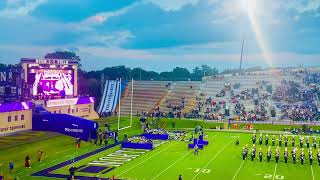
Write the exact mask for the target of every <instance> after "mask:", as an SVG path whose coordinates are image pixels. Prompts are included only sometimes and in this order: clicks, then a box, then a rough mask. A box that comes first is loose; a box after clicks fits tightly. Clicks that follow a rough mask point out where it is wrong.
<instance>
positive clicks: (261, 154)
mask: <svg viewBox="0 0 320 180" xmlns="http://www.w3.org/2000/svg"><path fill="white" fill-rule="evenodd" d="M262 156H263V152H262V149H261V148H260V150H259V159H260V162H262Z"/></svg>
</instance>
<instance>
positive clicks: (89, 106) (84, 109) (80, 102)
mask: <svg viewBox="0 0 320 180" xmlns="http://www.w3.org/2000/svg"><path fill="white" fill-rule="evenodd" d="M45 109H46V110H47V111H49V112H51V113H58V114H68V115H72V116H76V117H81V118H85V119H97V118H99V116H98V113H97V112H96V111H95V110H94V100H93V98H92V97H84V98H70V99H57V100H51V101H47V103H46V106H45Z"/></svg>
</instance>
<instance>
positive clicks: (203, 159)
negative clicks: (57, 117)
mask: <svg viewBox="0 0 320 180" xmlns="http://www.w3.org/2000/svg"><path fill="white" fill-rule="evenodd" d="M162 121H165V122H167V125H166V128H169V129H172V127H171V124H170V123H171V121H175V122H176V128H179V129H180V128H184V127H185V128H192V127H194V126H196V125H202V126H204V127H205V128H208V129H211V127H214V126H216V125H217V124H209V123H204V122H202V121H188V120H172V119H171V120H162ZM105 122H108V123H111V127H112V128H115V126H116V125H117V124H116V123H114V122H116V121H115V120H114V119H108V120H99V123H100V124H103V123H105ZM133 125H134V126H133V127H132V128H129V129H125V130H123V131H122V132H121V133H120V135H119V138H120V139H121V138H122V136H123V134H124V133H126V134H128V135H129V136H131V135H134V134H140V133H141V130H139V128H138V127H139V125H138V122H137V120H136V119H135V121H134V124H133ZM155 126H156V125H155ZM267 127H270V129H271V130H277V129H278V128H279V129H280V127H277V126H275V127H273V126H270V125H268V126H267ZM283 127H284V126H283ZM283 127H281V128H283ZM273 128H275V129H273ZM207 133H208V140H209V145H208V146H205V147H204V149H203V150H200V152H199V155H198V156H195V155H194V154H193V150H188V148H187V144H188V142H184V141H178V140H171V141H168V142H166V143H163V144H161V145H159V146H158V147H156V148H155V149H154V150H152V151H148V152H143V153H140V152H137V151H130V152H127V154H129V155H136V154H139V156H137V157H136V158H133V159H130V160H128V162H126V163H124V164H122V165H121V166H119V167H116V168H114V169H112V170H111V171H109V172H106V173H104V172H105V171H101V172H98V173H85V172H77V173H76V175H83V176H90V177H96V176H97V175H98V176H99V177H111V176H113V175H115V177H116V178H121V179H132V180H133V179H141V180H143V179H145V180H147V179H151V180H152V179H163V180H167V179H178V176H179V174H181V175H182V176H183V179H190V180H191V179H204V180H206V179H208V180H209V179H210V180H211V179H230V180H233V179H239V180H247V179H250V180H251V179H252V180H263V179H289V180H290V179H292V180H295V179H310V180H317V179H320V166H318V164H317V159H316V151H315V150H314V154H313V155H314V163H313V165H312V166H310V165H309V161H308V156H307V150H306V149H305V154H306V162H305V164H304V165H301V164H300V163H297V164H295V165H294V164H292V160H291V154H290V153H289V163H288V164H285V163H284V162H283V149H284V147H282V148H281V153H280V154H281V156H280V162H279V163H278V164H276V163H275V160H274V152H275V148H276V147H271V149H272V152H273V157H272V160H271V162H266V152H267V147H266V146H265V145H263V146H261V148H262V149H263V152H264V160H263V162H259V161H258V158H256V159H255V160H254V161H251V160H249V159H247V160H245V161H242V155H241V152H242V147H243V146H244V145H245V144H248V146H249V150H251V147H252V142H251V136H252V134H251V133H239V132H237V133H236V132H216V131H214V132H212V131H207ZM36 134H37V133H36ZM30 136H34V134H31V135H30ZM36 136H37V138H38V140H37V141H30V142H28V143H21V142H20V141H21V138H22V137H21V136H17V137H16V138H14V136H11V137H8V143H9V142H10V146H7V147H4V148H2V149H1V148H0V164H2V167H1V169H0V172H2V174H4V175H5V177H17V179H26V180H28V179H30V180H33V179H35V180H37V179H58V178H48V177H33V176H30V174H32V173H35V172H38V171H40V170H42V169H45V168H47V167H50V166H53V165H56V164H58V163H60V162H64V161H66V160H70V159H72V158H73V157H76V156H80V155H82V154H85V153H88V152H91V151H94V150H96V149H99V148H101V147H100V146H95V145H93V144H90V143H86V142H83V143H82V145H81V146H82V147H81V148H80V149H78V150H76V149H75V145H74V139H73V138H71V137H66V136H54V137H48V138H40V136H41V133H38V134H37V135H36ZM38 136H39V137H38ZM238 137H239V138H240V145H239V146H236V145H235V140H236V138H238ZM14 139H18V140H20V141H18V143H17V145H16V146H14V144H13V142H12V141H13V140H14ZM270 139H271V137H270ZM290 140H291V138H289V142H290ZM318 140H319V137H318ZM2 141H3V142H4V143H5V142H6V138H2ZM269 142H271V140H269ZM110 143H113V142H110ZM157 143H158V144H160V143H159V142H157ZM289 145H291V143H289ZM296 145H298V137H296ZM318 146H319V144H318ZM259 148H260V146H257V149H258V150H259ZM39 149H41V150H44V152H45V154H44V159H43V161H42V162H36V157H37V154H36V153H37V151H38V150H39ZM118 150H120V146H116V147H113V148H110V149H107V150H105V151H102V152H100V153H98V154H95V155H93V156H90V157H87V158H85V159H82V160H80V161H78V162H75V164H74V165H75V166H76V167H82V168H84V167H88V166H90V165H89V164H90V163H92V162H94V161H96V160H99V158H104V157H107V156H108V155H110V154H111V155H113V154H114V153H115V152H117V151H118ZM290 151H291V147H290V146H289V152H290ZM26 154H29V155H30V156H31V166H32V168H31V169H24V167H23V163H24V157H25V155H26ZM297 155H298V156H299V155H300V150H299V151H298V153H297ZM9 161H13V162H14V164H15V172H14V173H12V174H10V173H9V172H8V163H9ZM107 162H114V160H112V159H108V161H107ZM98 166H101V165H98ZM106 166H108V168H110V167H111V166H110V165H106ZM69 167H70V166H64V167H62V168H60V169H57V170H55V171H54V172H51V173H53V174H65V175H67V174H68V169H69ZM108 168H107V169H106V170H108Z"/></svg>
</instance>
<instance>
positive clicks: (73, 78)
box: [21, 58, 78, 98]
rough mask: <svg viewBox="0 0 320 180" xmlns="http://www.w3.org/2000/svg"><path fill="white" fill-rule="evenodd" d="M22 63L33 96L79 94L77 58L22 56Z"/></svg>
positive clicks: (68, 95) (59, 96)
mask: <svg viewBox="0 0 320 180" xmlns="http://www.w3.org/2000/svg"><path fill="white" fill-rule="evenodd" d="M21 65H22V68H23V69H24V72H25V74H24V75H25V77H24V79H25V83H26V84H27V90H28V91H29V95H30V96H31V97H33V98H35V97H38V98H65V97H74V96H77V95H78V93H77V86H78V83H77V81H78V79H77V77H78V61H77V60H73V59H48V58H42V59H34V58H22V59H21Z"/></svg>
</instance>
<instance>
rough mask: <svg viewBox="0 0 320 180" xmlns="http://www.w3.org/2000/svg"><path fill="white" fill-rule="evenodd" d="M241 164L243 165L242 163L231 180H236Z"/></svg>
mask: <svg viewBox="0 0 320 180" xmlns="http://www.w3.org/2000/svg"><path fill="white" fill-rule="evenodd" d="M243 164H244V161H242V163H241V165H240V167H239V169H238V170H237V172H236V174H235V175H234V176H233V178H232V180H235V179H236V176H237V175H238V173H239V171H240V169H241V168H242V166H243Z"/></svg>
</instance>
